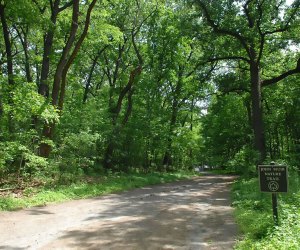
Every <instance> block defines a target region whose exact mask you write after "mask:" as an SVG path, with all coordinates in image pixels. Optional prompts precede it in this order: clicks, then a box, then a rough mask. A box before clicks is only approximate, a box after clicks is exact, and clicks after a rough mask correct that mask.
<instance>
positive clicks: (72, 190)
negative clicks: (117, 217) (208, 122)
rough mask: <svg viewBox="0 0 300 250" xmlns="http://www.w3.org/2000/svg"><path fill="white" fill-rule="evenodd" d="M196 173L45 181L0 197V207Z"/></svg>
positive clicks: (29, 204)
mask: <svg viewBox="0 0 300 250" xmlns="http://www.w3.org/2000/svg"><path fill="white" fill-rule="evenodd" d="M197 175H199V174H197V173H194V172H188V171H181V172H175V173H158V172H154V173H149V174H125V173H116V174H109V175H106V176H98V177H93V178H86V179H82V180H80V181H77V182H74V183H70V184H68V185H67V184H61V183H56V184H53V183H52V184H49V183H48V184H47V183H46V184H45V185H44V186H40V187H28V188H25V189H24V190H23V192H22V195H21V196H19V197H14V194H13V193H11V194H9V195H6V196H2V197H0V211H1V210H2V211H11V210H17V209H21V208H26V207H33V206H44V205H46V204H48V203H57V202H62V201H67V200H74V199H82V198H89V197H95V196H101V195H105V194H110V193H115V192H120V191H125V190H130V189H134V188H139V187H143V186H148V185H154V184H160V183H167V182H173V181H177V180H183V179H189V178H191V177H194V176H197Z"/></svg>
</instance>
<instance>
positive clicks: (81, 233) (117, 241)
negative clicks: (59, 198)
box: [0, 175, 237, 250]
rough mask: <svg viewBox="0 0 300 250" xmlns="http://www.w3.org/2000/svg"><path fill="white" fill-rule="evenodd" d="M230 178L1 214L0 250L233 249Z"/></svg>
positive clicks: (199, 179)
mask: <svg viewBox="0 0 300 250" xmlns="http://www.w3.org/2000/svg"><path fill="white" fill-rule="evenodd" d="M233 180H234V177H232V176H218V175H207V176H203V177H197V178H194V179H192V180H186V181H179V182H175V183H168V184H163V185H157V186H150V187H145V188H141V189H136V190H133V191H128V192H124V193H120V194H113V195H108V196H104V197H99V198H94V199H85V200H77V201H70V202H65V203H61V204H58V205H49V206H46V207H34V208H30V209H25V210H21V211H16V212H1V213H0V232H1V233H0V249H7V250H10V249H11V250H12V249H15V250H20V249H45V250H46V249H104V250H106V249H116V250H119V249H121V250H146V249H149V250H158V249H159V250H162V249H164V250H171V249H174V250H175V249H176V250H177V249H180V250H181V249H182V250H183V249H186V250H188V249H195V250H202V249H203V250H206V249H226V250H227V249H232V248H233V245H234V242H235V239H236V237H237V227H236V225H235V223H234V221H233V217H232V212H233V208H231V207H230V201H229V185H230V183H231V182H232V181H233Z"/></svg>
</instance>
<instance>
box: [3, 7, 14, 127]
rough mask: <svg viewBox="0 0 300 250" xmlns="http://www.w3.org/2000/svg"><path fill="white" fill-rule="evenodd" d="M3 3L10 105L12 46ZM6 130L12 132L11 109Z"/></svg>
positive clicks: (12, 79) (9, 99) (12, 83)
mask: <svg viewBox="0 0 300 250" xmlns="http://www.w3.org/2000/svg"><path fill="white" fill-rule="evenodd" d="M5 15H6V14H5V5H4V4H2V3H1V4H0V19H1V24H2V31H3V38H4V43H5V51H6V60H7V64H6V69H7V77H8V89H7V92H8V104H9V105H12V103H13V101H12V92H11V88H12V86H13V85H14V84H15V82H14V72H13V55H12V48H11V39H10V34H9V28H8V24H7V20H6V17H5ZM0 109H1V110H0V112H2V104H1V106H0ZM7 115H8V117H7V120H8V130H9V132H10V133H12V132H13V130H14V126H13V122H12V113H11V111H10V112H8V114H7Z"/></svg>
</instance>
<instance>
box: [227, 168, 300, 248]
mask: <svg viewBox="0 0 300 250" xmlns="http://www.w3.org/2000/svg"><path fill="white" fill-rule="evenodd" d="M299 183H300V180H299V175H298V173H297V171H295V169H294V168H293V167H290V169H289V192H288V193H287V194H282V195H279V199H278V204H279V226H274V222H273V218H272V217H273V216H272V201H271V195H270V194H268V193H261V192H260V191H259V183H258V179H257V178H253V179H250V180H245V179H240V180H239V181H237V182H236V183H235V184H234V185H233V189H232V195H233V200H234V202H233V205H234V206H235V208H236V209H235V215H236V220H237V222H238V224H239V227H240V229H241V231H242V233H243V234H244V238H243V239H242V240H241V241H240V242H238V244H237V245H236V249H243V250H249V249H257V250H260V249H265V250H273V249H275V250H276V249H278V250H284V249H286V250H290V249H292V250H293V249H295V250H296V249H299V246H300V234H299V232H300V210H299V207H300V191H299V190H300V185H299Z"/></svg>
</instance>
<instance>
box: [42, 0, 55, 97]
mask: <svg viewBox="0 0 300 250" xmlns="http://www.w3.org/2000/svg"><path fill="white" fill-rule="evenodd" d="M59 2H60V0H55V2H54V4H53V6H51V27H49V29H48V31H47V33H46V35H45V37H44V53H43V61H42V69H41V79H40V83H39V90H38V92H39V94H41V95H43V96H45V97H47V98H48V97H49V83H48V77H49V71H50V54H51V50H52V46H53V39H54V27H55V24H56V20H57V16H58V14H59Z"/></svg>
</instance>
